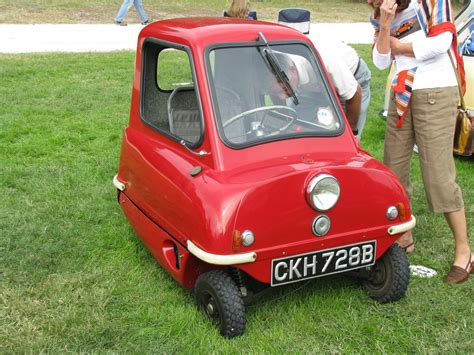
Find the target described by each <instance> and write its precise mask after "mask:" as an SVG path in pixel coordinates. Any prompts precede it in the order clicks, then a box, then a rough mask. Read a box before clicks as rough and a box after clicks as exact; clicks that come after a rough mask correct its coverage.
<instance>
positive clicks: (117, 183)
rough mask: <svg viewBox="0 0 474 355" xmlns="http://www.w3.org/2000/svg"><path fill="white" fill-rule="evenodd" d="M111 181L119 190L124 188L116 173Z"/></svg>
mask: <svg viewBox="0 0 474 355" xmlns="http://www.w3.org/2000/svg"><path fill="white" fill-rule="evenodd" d="M112 182H113V183H114V186H115V187H116V188H117V189H118V190H120V191H123V190H125V184H124V183H123V182H120V181H119V179H118V177H117V175H115V176H114V179H113V180H112Z"/></svg>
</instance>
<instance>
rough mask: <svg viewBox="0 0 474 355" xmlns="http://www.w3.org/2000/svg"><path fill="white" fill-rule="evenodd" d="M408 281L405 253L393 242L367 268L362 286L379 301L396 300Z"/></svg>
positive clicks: (404, 290) (402, 294)
mask: <svg viewBox="0 0 474 355" xmlns="http://www.w3.org/2000/svg"><path fill="white" fill-rule="evenodd" d="M409 282H410V267H409V264H408V258H407V255H406V253H405V252H404V251H403V250H402V249H401V248H400V247H399V246H398V245H397V244H393V245H392V246H391V247H390V248H389V249H388V250H387V251H386V252H385V254H384V255H382V257H381V258H380V259H379V260H377V261H376V262H375V264H374V265H373V266H372V267H371V269H370V270H369V276H368V278H367V279H366V280H364V286H365V288H366V289H367V291H368V293H369V296H370V297H372V298H373V299H375V300H376V301H378V302H380V303H388V302H394V301H398V300H399V299H400V298H402V297H403V296H404V295H405V293H406V291H407V288H408V283H409Z"/></svg>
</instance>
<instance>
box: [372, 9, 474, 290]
mask: <svg viewBox="0 0 474 355" xmlns="http://www.w3.org/2000/svg"><path fill="white" fill-rule="evenodd" d="M368 3H369V5H372V7H373V8H374V16H373V18H372V19H371V22H372V24H373V25H374V27H375V28H376V32H375V45H374V48H373V61H374V64H375V66H377V67H378V68H379V69H385V68H388V67H389V66H390V64H391V62H392V59H393V60H395V79H394V81H393V84H392V89H393V90H392V95H391V96H392V100H391V102H390V106H389V112H388V117H387V129H386V134H385V147H384V162H385V164H387V165H388V166H389V167H390V168H391V169H392V170H393V171H394V172H395V174H397V176H398V178H399V179H400V181H401V182H402V184H403V186H404V187H405V189H406V191H407V193H408V194H409V195H411V192H412V186H411V183H410V177H409V170H410V160H411V155H412V148H413V145H414V144H415V143H416V144H417V145H418V150H419V158H420V165H421V172H422V177H423V184H424V187H425V193H426V197H427V200H428V205H429V207H430V209H431V210H432V211H434V212H436V213H443V214H444V217H445V219H446V221H447V223H448V225H449V227H450V229H451V232H452V234H453V237H454V242H455V257H454V263H453V266H452V267H451V270H450V271H449V273H448V274H447V275H446V276H445V277H444V279H443V281H444V282H446V283H461V282H464V281H466V280H467V279H468V277H469V274H470V273H472V272H473V270H474V260H473V259H472V256H471V250H470V247H469V242H468V239H467V224H466V216H465V211H464V202H463V198H462V193H461V189H460V188H459V186H458V185H457V184H456V182H455V179H456V169H455V165H454V158H453V153H452V149H453V139H454V127H455V117H456V110H457V104H458V88H457V86H458V84H457V79H456V75H455V70H454V68H453V64H452V63H451V59H450V55H449V54H448V51H450V50H451V51H452V52H453V53H452V58H453V62H457V65H458V68H459V72H460V74H461V75H460V76H461V82H463V79H462V78H463V76H464V72H463V66H462V59H460V58H459V55H458V53H457V39H456V29H455V27H454V24H453V21H452V8H451V4H450V2H449V0H411V1H410V0H398V1H395V0H368ZM453 49H454V50H453ZM400 244H401V246H402V247H404V246H405V247H410V244H413V239H412V237H411V235H407V236H405V240H402V241H400Z"/></svg>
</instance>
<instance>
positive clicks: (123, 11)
mask: <svg viewBox="0 0 474 355" xmlns="http://www.w3.org/2000/svg"><path fill="white" fill-rule="evenodd" d="M132 4H133V0H124V2H123V4H122V6H120V9H119V11H118V13H117V16H116V17H115V21H116V22H123V20H124V19H125V16H127V12H128V10H129V9H130V7H131V6H132Z"/></svg>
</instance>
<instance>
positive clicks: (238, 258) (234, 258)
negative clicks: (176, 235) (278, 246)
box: [187, 240, 257, 265]
mask: <svg viewBox="0 0 474 355" xmlns="http://www.w3.org/2000/svg"><path fill="white" fill-rule="evenodd" d="M187 247H188V250H189V252H190V253H191V254H193V255H194V256H195V257H197V258H198V259H201V260H202V261H205V262H206V263H208V264H213V265H235V264H247V263H253V262H254V261H255V260H257V253H254V252H251V253H244V254H234V255H218V254H211V253H208V252H205V251H204V250H202V249H201V248H199V247H197V246H196V244H194V243H193V242H192V241H190V240H188V242H187Z"/></svg>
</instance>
